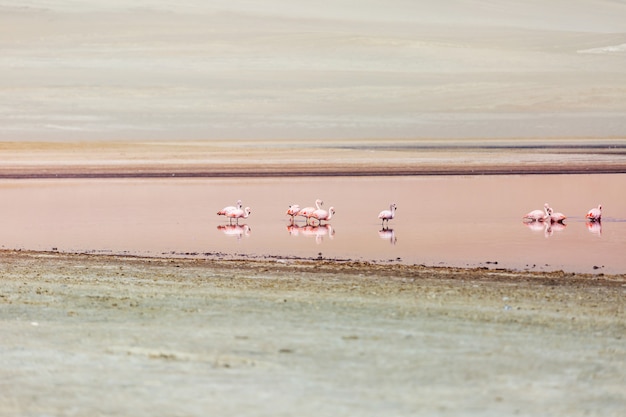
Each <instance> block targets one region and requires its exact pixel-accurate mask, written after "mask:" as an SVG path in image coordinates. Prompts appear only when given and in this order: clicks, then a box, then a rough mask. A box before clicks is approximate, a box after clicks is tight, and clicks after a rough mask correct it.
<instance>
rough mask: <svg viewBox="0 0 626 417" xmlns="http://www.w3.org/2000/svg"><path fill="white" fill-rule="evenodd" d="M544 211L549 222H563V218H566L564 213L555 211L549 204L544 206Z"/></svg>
mask: <svg viewBox="0 0 626 417" xmlns="http://www.w3.org/2000/svg"><path fill="white" fill-rule="evenodd" d="M546 204H547V203H546ZM546 213H547V214H548V218H549V219H550V223H563V220H565V219H567V216H565V214H563V213H555V212H554V209H552V207H550V206H546Z"/></svg>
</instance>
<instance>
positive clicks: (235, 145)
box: [0, 139, 626, 180]
mask: <svg viewBox="0 0 626 417" xmlns="http://www.w3.org/2000/svg"><path fill="white" fill-rule="evenodd" d="M0 155H2V157H3V158H2V160H1V161H0V179H15V180H20V179H56V178H59V179H63V178H67V179H71V178H114V179H115V178H170V177H178V178H246V177H285V176H291V177H332V176H336V177H339V176H342V177H351V176H354V177H357V176H438V175H441V176H443V175H557V174H623V173H626V144H625V143H624V141H623V140H619V139H616V140H615V142H614V143H611V142H602V144H593V143H590V142H583V143H575V144H573V145H572V144H563V143H551V142H549V141H547V142H545V143H542V142H539V143H535V142H533V141H530V142H529V141H520V142H519V143H518V142H506V143H500V142H497V141H496V142H495V143H489V141H487V142H485V143H482V142H475V143H474V142H472V143H466V144H455V143H448V142H445V141H444V142H443V144H442V145H436V144H433V143H431V142H430V141H424V142H420V141H417V142H416V143H412V142H411V141H394V140H385V141H378V142H376V141H365V140H364V141H358V140H354V141H320V142H319V143H317V144H313V145H311V144H308V143H304V144H301V143H298V142H295V141H275V142H268V143H265V144H261V143H255V142H251V141H241V142H237V141H235V142H228V141H205V142H180V143H170V142H112V141H108V142H88V143H87V142H24V143H18V142H0Z"/></svg>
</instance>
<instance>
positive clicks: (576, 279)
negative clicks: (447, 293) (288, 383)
mask: <svg viewBox="0 0 626 417" xmlns="http://www.w3.org/2000/svg"><path fill="white" fill-rule="evenodd" d="M173 255H174V256H171V255H170V256H168V255H161V256H146V255H140V254H136V255H135V254H116V253H111V254H105V253H88V252H57V251H35V250H12V249H0V260H2V259H6V258H9V259H17V258H24V259H40V260H45V259H49V260H53V261H54V260H59V261H79V260H84V261H86V262H104V263H111V264H115V263H124V262H129V263H134V262H136V263H146V264H148V265H149V264H155V265H159V264H167V263H179V264H184V265H187V266H191V267H200V268H217V269H232V270H235V269H246V270H249V271H259V270H267V268H268V267H272V269H273V270H275V271H278V272H288V271H290V270H296V271H312V272H316V273H322V274H324V273H331V272H338V271H339V272H341V273H346V274H349V275H351V276H354V275H357V276H359V275H363V274H365V273H367V274H371V273H376V274H381V275H382V276H385V277H393V278H407V277H410V276H425V275H440V276H442V277H446V278H449V279H454V278H455V277H460V276H465V277H467V276H471V277H472V278H473V279H477V280H480V281H484V282H501V283H502V282H525V283H538V284H541V285H552V286H554V285H565V286H567V285H585V284H588V285H589V286H590V287H595V286H601V287H625V286H626V274H608V273H603V272H599V273H584V272H565V271H562V270H555V271H530V270H517V269H510V268H499V267H492V268H490V267H487V266H477V267H459V266H448V265H425V264H402V263H393V262H384V261H380V262H375V261H363V260H353V259H333V258H313V257H281V256H276V257H273V256H271V255H261V256H259V257H247V256H237V255H223V254H209V255H208V256H204V257H187V256H175V254H173Z"/></svg>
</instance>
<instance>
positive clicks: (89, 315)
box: [0, 251, 626, 416]
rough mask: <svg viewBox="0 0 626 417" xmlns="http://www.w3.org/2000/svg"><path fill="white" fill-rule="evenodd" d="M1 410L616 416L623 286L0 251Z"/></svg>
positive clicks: (481, 273)
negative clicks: (0, 329) (0, 278)
mask: <svg viewBox="0 0 626 417" xmlns="http://www.w3.org/2000/svg"><path fill="white" fill-rule="evenodd" d="M0 273H1V276H2V280H1V281H0V286H1V291H0V327H1V328H2V342H0V349H1V351H2V355H0V376H1V378H0V381H2V382H0V414H2V415H24V416H26V415H41V414H46V415H87V414H88V415H102V416H107V415H137V416H143V415H146V416H147V415H155V414H159V415H198V416H200V415H207V414H212V415H213V414H219V415H293V414H294V413H295V414H298V415H303V416H313V415H315V416H319V415H334V416H337V415H340V416H341V415H346V416H347V415H355V414H358V415H363V416H377V415H383V414H384V415H407V416H408V415H416V414H419V415H476V416H479V415H480V416H484V415H496V414H497V415H513V414H515V415H522V416H524V415H527V416H531V415H553V416H583V415H598V416H599V415H602V416H621V415H623V414H624V411H626V395H625V393H624V386H625V384H626V380H625V377H624V375H626V348H625V346H626V345H625V344H624V337H625V336H626V326H625V323H626V308H625V304H626V303H625V300H626V297H625V295H626V276H624V275H619V276H591V275H584V274H565V273H563V272H558V273H529V272H510V271H503V270H496V271H489V270H485V269H453V268H427V267H417V266H402V265H393V266H392V265H384V266H383V265H372V264H365V263H356V262H327V261H286V260H278V261H275V260H272V261H261V260H257V261H216V260H209V261H207V260H202V261H199V260H181V259H178V260H168V259H140V258H132V257H117V256H88V255H61V254H54V253H28V252H7V251H4V252H2V253H0Z"/></svg>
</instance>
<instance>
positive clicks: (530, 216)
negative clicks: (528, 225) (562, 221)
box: [522, 203, 548, 222]
mask: <svg viewBox="0 0 626 417" xmlns="http://www.w3.org/2000/svg"><path fill="white" fill-rule="evenodd" d="M547 217H548V203H546V204H544V205H543V210H533V211H531V212H528V213H526V214H525V215H524V217H522V219H524V220H528V221H531V222H542V221H544V220H546V219H547Z"/></svg>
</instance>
